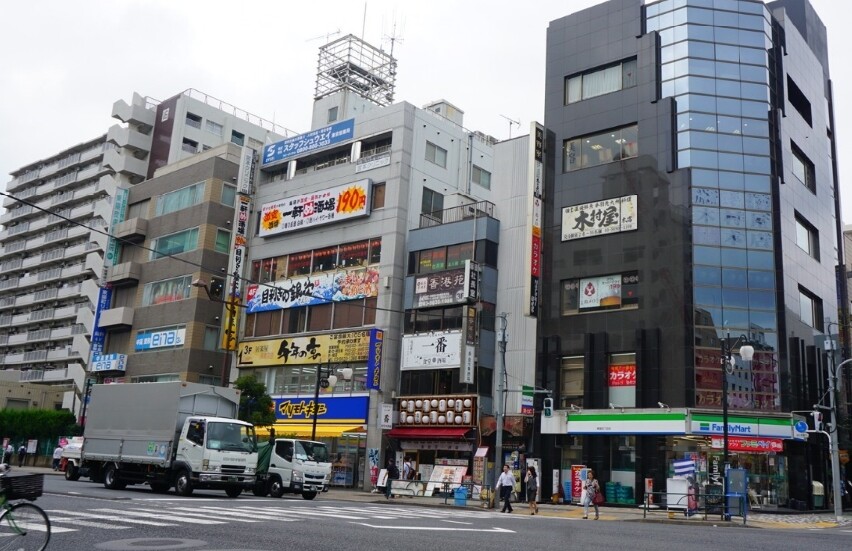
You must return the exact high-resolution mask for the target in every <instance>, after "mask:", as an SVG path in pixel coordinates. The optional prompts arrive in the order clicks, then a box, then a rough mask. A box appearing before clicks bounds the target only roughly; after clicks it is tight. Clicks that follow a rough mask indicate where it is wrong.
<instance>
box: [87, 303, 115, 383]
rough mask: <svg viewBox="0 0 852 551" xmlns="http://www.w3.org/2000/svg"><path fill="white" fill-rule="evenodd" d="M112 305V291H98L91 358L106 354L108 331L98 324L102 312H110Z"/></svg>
mask: <svg viewBox="0 0 852 551" xmlns="http://www.w3.org/2000/svg"><path fill="white" fill-rule="evenodd" d="M110 303H112V289H110V288H109V287H101V288H100V291H98V307H97V308H96V309H95V322H94V328H93V329H92V344H91V348H90V352H89V354H90V355H91V356H99V355H101V354H103V353H104V341H105V340H106V331H104V330H103V329H101V328H100V327H98V323H99V322H100V319H101V312H103V311H104V310H109V307H110ZM90 370H91V368H90Z"/></svg>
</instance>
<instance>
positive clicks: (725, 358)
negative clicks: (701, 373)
mask: <svg viewBox="0 0 852 551" xmlns="http://www.w3.org/2000/svg"><path fill="white" fill-rule="evenodd" d="M746 342H748V337H746V336H745V335H740V336H739V337H737V340H736V341H734V342H733V343H732V342H731V334H730V333H728V335H727V337H726V338H725V339H724V340H723V341H722V344H721V352H722V358H721V360H722V425H723V427H722V441H723V443H722V446H723V448H722V469H723V473H724V474H723V477H722V483H723V486H722V494H723V497H722V500H723V501H724V503H725V505H724V508H723V511H724V516H725V520H731V516H730V515H729V514H728V375H733V373H734V365H735V364H736V360H735V359H734V349H735V348H737V347H738V346H739V347H740V356H741V357H742V359H743V361H745V362H750V361H751V359H752V358H753V357H754V347H753V346H751V345H748V344H744V343H746ZM740 345H742V346H740Z"/></svg>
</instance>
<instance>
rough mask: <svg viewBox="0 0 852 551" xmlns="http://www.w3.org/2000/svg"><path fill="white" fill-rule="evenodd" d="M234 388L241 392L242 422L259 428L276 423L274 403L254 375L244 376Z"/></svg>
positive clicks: (240, 416) (264, 386)
mask: <svg viewBox="0 0 852 551" xmlns="http://www.w3.org/2000/svg"><path fill="white" fill-rule="evenodd" d="M234 388H236V389H237V390H239V391H240V392H241V393H240V415H239V418H240V419H241V420H242V421H247V422H249V423H251V424H252V425H259V426H264V425H272V424H273V423H275V409H274V403H273V401H272V398H271V397H270V396H269V394H267V392H266V385H265V384H263V383H261V382H260V381H258V380H257V379H256V378H255V377H254V376H252V375H243V376H242V377H240V378H239V379H237V381H236V382H235V383H234Z"/></svg>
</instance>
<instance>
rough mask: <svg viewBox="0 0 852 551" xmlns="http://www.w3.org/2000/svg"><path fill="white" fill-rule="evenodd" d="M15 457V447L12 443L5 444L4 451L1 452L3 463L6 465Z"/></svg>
mask: <svg viewBox="0 0 852 551" xmlns="http://www.w3.org/2000/svg"><path fill="white" fill-rule="evenodd" d="M14 456H15V446H13V445H12V442H9V443H7V444H6V449H5V450H3V463H6V464H7V465H8V464H10V463H12V457H14Z"/></svg>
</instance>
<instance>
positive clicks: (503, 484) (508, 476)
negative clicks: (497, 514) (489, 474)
mask: <svg viewBox="0 0 852 551" xmlns="http://www.w3.org/2000/svg"><path fill="white" fill-rule="evenodd" d="M497 489H499V490H500V499H501V500H503V510H502V511H501V512H502V513H511V512H512V504H511V503H510V501H511V499H512V490H514V489H515V475H513V474H512V473H511V472H510V471H509V466H508V465H503V472H502V473H500V478H498V479H497V487H496V488H495V491H496V490H497Z"/></svg>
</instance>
